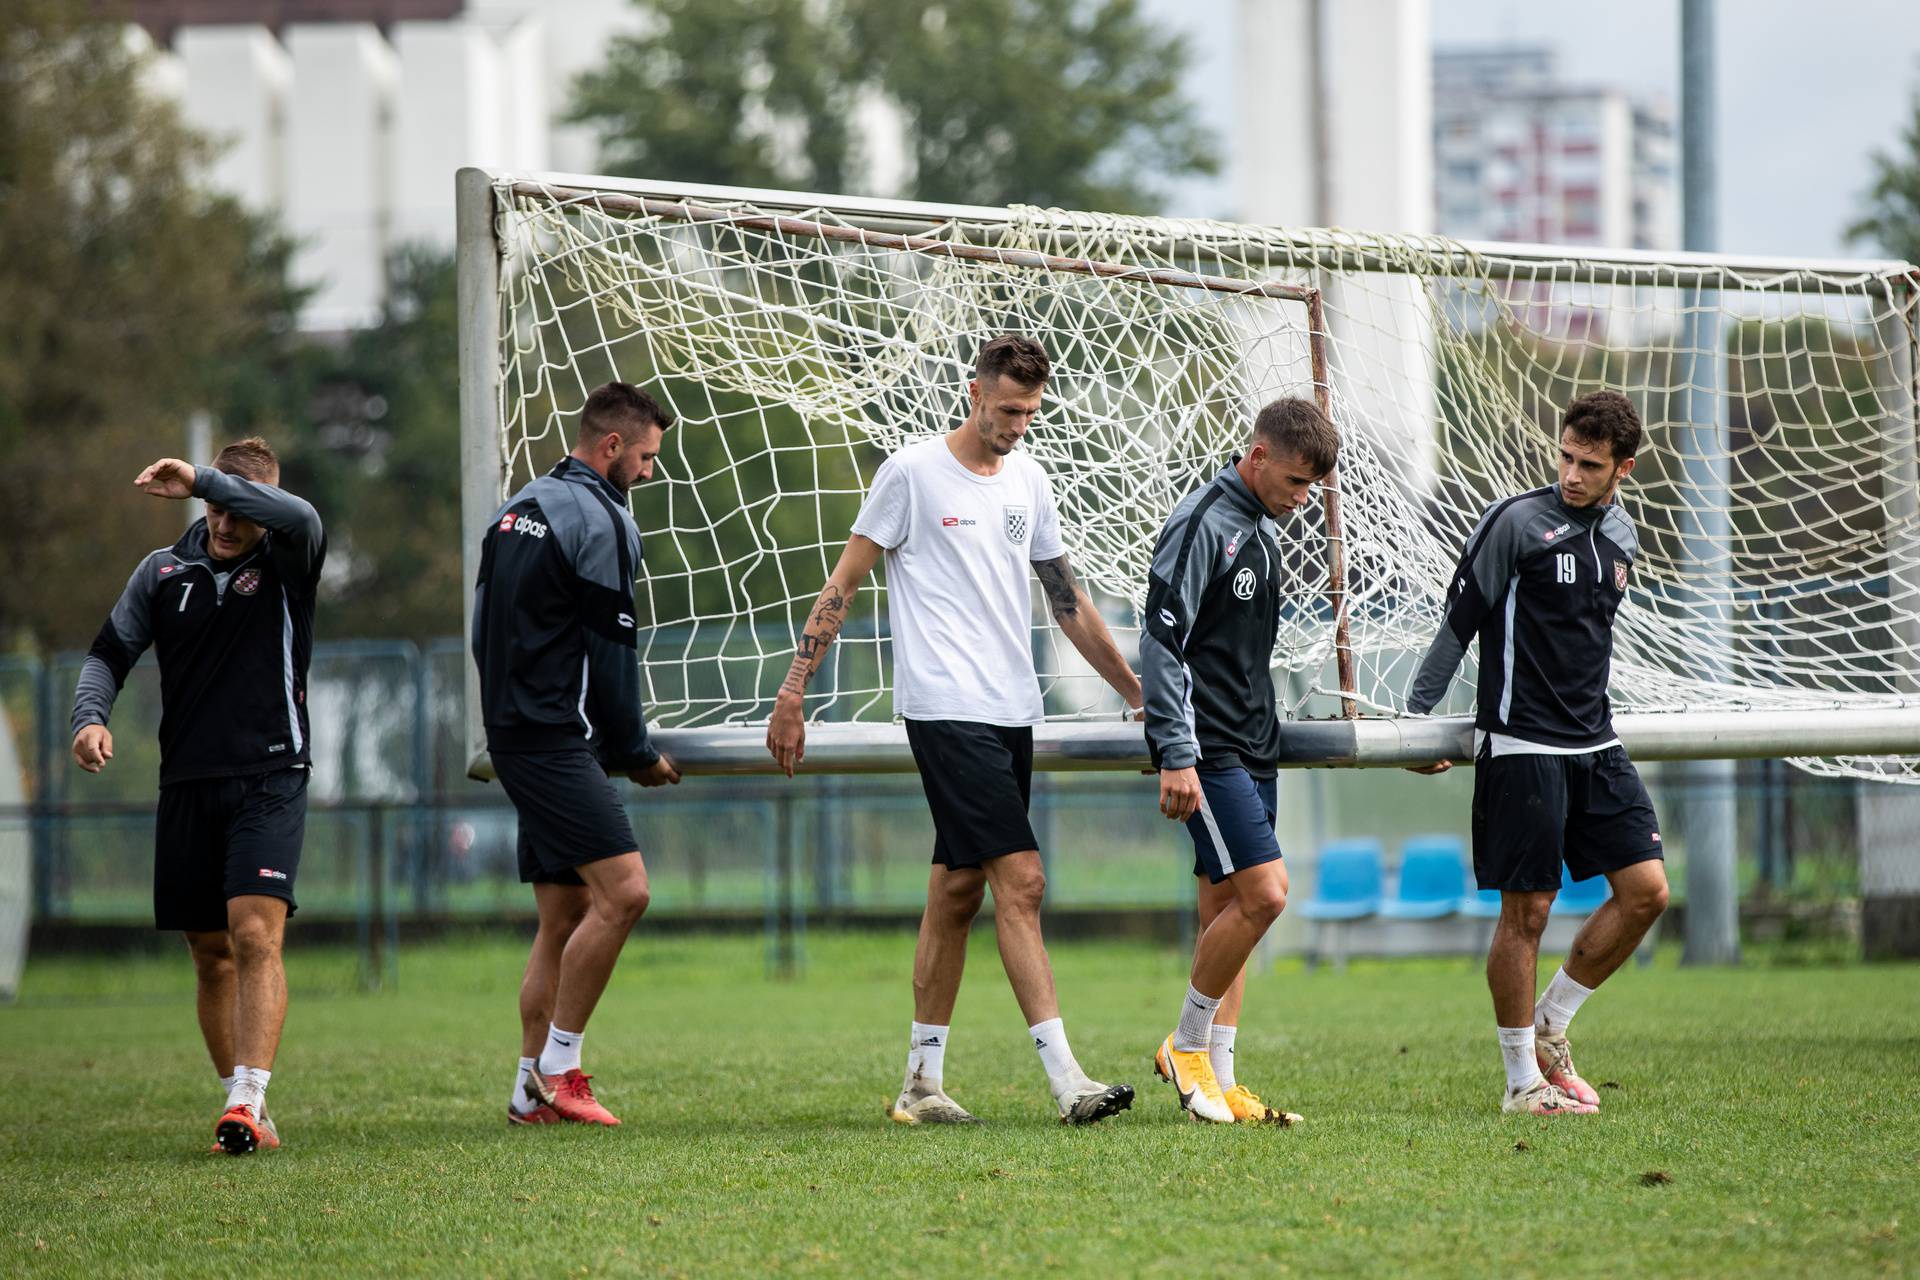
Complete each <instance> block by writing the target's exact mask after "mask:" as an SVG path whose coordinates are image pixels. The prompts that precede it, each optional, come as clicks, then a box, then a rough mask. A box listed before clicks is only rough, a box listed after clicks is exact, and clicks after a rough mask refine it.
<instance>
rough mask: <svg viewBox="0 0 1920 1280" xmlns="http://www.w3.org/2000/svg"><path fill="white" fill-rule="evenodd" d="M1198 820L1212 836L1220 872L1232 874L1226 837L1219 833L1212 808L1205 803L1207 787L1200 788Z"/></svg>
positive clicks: (1218, 826) (1231, 861) (1230, 857)
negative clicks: (1217, 854)
mask: <svg viewBox="0 0 1920 1280" xmlns="http://www.w3.org/2000/svg"><path fill="white" fill-rule="evenodd" d="M1200 821H1202V822H1204V823H1205V824H1206V826H1207V834H1208V835H1209V836H1211V837H1212V838H1213V847H1214V848H1215V849H1216V850H1218V851H1219V854H1220V874H1221V875H1232V874H1233V855H1232V854H1231V853H1229V852H1227V838H1226V837H1225V836H1223V835H1221V834H1220V824H1219V823H1217V822H1215V821H1214V820H1213V808H1212V806H1211V805H1209V804H1208V803H1207V789H1206V788H1205V787H1202V788H1200Z"/></svg>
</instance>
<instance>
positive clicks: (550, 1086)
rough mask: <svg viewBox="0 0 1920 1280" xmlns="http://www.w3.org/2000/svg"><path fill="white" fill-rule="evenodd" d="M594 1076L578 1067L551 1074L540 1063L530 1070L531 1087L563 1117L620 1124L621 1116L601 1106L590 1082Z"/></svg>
mask: <svg viewBox="0 0 1920 1280" xmlns="http://www.w3.org/2000/svg"><path fill="white" fill-rule="evenodd" d="M591 1079H593V1077H592V1076H590V1075H588V1074H587V1073H586V1072H584V1071H582V1070H580V1068H578V1067H575V1068H574V1069H573V1070H571V1071H567V1072H563V1073H562V1074H560V1075H555V1076H550V1075H547V1074H545V1073H544V1072H542V1071H541V1070H540V1067H539V1065H538V1064H537V1063H536V1064H535V1065H534V1067H533V1068H532V1069H531V1070H529V1071H528V1072H527V1090H528V1092H529V1093H531V1094H533V1095H535V1096H537V1097H538V1098H539V1099H540V1100H541V1101H542V1102H544V1103H546V1104H547V1105H548V1106H549V1107H552V1108H553V1109H554V1111H556V1112H558V1113H559V1116H560V1118H561V1119H562V1120H570V1121H572V1122H573V1123H575V1124H604V1125H608V1126H612V1125H616V1124H619V1123H620V1117H619V1116H616V1115H614V1114H613V1112H611V1111H609V1110H607V1109H606V1108H605V1107H603V1106H601V1105H600V1103H599V1100H598V1099H596V1098H595V1097H594V1096H593V1088H592V1086H590V1085H589V1084H588V1083H587V1081H589V1080H591Z"/></svg>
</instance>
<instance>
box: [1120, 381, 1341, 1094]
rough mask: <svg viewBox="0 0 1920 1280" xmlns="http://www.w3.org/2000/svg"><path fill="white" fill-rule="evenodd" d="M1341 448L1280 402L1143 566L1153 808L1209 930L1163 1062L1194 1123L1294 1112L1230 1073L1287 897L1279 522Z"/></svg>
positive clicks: (1319, 419)
mask: <svg viewBox="0 0 1920 1280" xmlns="http://www.w3.org/2000/svg"><path fill="white" fill-rule="evenodd" d="M1339 455H1340V437H1339V434H1338V433H1337V432H1336V431H1335V430H1334V426H1333V423H1331V422H1330V421H1328V420H1327V416H1326V415H1325V414H1324V413H1322V412H1321V411H1320V408H1319V406H1318V405H1315V404H1314V403H1313V402H1312V401H1310V400H1299V399H1286V400H1276V401H1274V402H1273V403H1272V404H1270V405H1268V406H1266V408H1264V409H1262V410H1261V411H1260V414H1259V416H1258V417H1257V418H1256V419H1255V420H1254V425H1253V437H1252V439H1251V440H1250V441H1249V442H1248V445H1247V450H1246V453H1245V454H1244V455H1243V456H1237V457H1235V458H1234V459H1233V461H1231V462H1229V463H1228V464H1227V465H1226V466H1225V467H1222V468H1221V469H1220V474H1218V475H1216V476H1215V477H1214V478H1213V479H1212V480H1211V481H1209V482H1208V483H1207V484H1205V485H1202V486H1201V487H1200V488H1198V489H1195V490H1194V491H1193V492H1192V493H1190V494H1188V495H1187V496H1186V497H1185V498H1183V499H1181V500H1180V503H1179V505H1178V506H1176V507H1174V509H1173V514H1172V515H1170V516H1169V517H1168V518H1167V523H1166V527H1165V528H1164V529H1162V530H1161V531H1160V540H1159V541H1158V542H1157V543H1156V544H1155V545H1154V550H1153V563H1152V565H1151V566H1150V568H1149V569H1148V580H1147V607H1146V625H1145V627H1144V629H1143V632H1142V635H1141V644H1140V667H1141V670H1142V672H1144V674H1145V677H1146V679H1145V684H1146V695H1147V747H1148V751H1149V754H1150V755H1151V756H1152V758H1153V763H1154V766H1155V767H1156V768H1157V769H1159V771H1160V811H1161V812H1162V813H1164V814H1166V816H1167V817H1169V818H1172V819H1174V820H1176V821H1180V822H1185V823H1186V824H1187V832H1188V834H1189V835H1191V836H1192V837H1193V853H1194V856H1193V874H1194V875H1195V877H1197V878H1198V879H1199V882H1200V883H1199V890H1200V892H1199V901H1200V929H1201V932H1200V939H1199V941H1198V942H1197V943H1196V944H1195V946H1194V949H1193V970H1192V974H1191V977H1190V978H1189V980H1188V986H1187V995H1186V1000H1185V1001H1184V1003H1183V1004H1182V1005H1181V1009H1180V1020H1179V1022H1178V1024H1177V1025H1176V1026H1175V1028H1174V1031H1173V1034H1172V1035H1170V1036H1168V1037H1167V1038H1166V1040H1165V1041H1164V1042H1163V1043H1162V1044H1161V1045H1160V1048H1159V1051H1158V1052H1157V1053H1155V1055H1154V1071H1155V1072H1156V1073H1157V1074H1158V1075H1159V1076H1160V1077H1161V1078H1162V1079H1163V1080H1167V1081H1169V1082H1170V1083H1171V1084H1172V1085H1173V1086H1174V1089H1175V1091H1176V1092H1177V1093H1178V1094H1179V1097H1180V1105H1181V1106H1182V1107H1183V1108H1185V1109H1186V1111H1187V1113H1188V1114H1189V1115H1191V1116H1192V1117H1193V1118H1194V1119H1196V1120H1207V1121H1212V1122H1214V1123H1216V1124H1232V1123H1235V1122H1248V1123H1277V1124H1290V1123H1293V1122H1294V1121H1297V1120H1298V1119H1299V1118H1300V1117H1298V1116H1296V1115H1292V1114H1291V1113H1288V1112H1284V1111H1276V1110H1275V1109H1273V1108H1272V1107H1269V1106H1267V1104H1266V1103H1264V1102H1262V1101H1261V1100H1260V1098H1259V1097H1258V1096H1257V1095H1255V1094H1254V1092H1253V1091H1252V1090H1251V1089H1249V1088H1248V1087H1247V1086H1246V1085H1243V1084H1240V1083H1239V1082H1238V1080H1237V1079H1236V1078H1235V1071H1234V1041H1235V1039H1236V1038H1237V1036H1238V1034H1239V1030H1240V1001H1241V997H1242V996H1243V995H1244V994H1245V991H1246V983H1247V978H1246V966H1247V957H1249V956H1251V955H1252V954H1253V949H1254V948H1255V947H1256V946H1258V945H1259V943H1260V939H1261V938H1262V937H1264V936H1265V935H1266V932H1267V930H1268V928H1270V927H1271V926H1272V924H1273V922H1274V921H1275V920H1276V919H1278V918H1279V915H1280V912H1281V911H1282V910H1284V909H1285V907H1286V905H1287V866H1286V863H1285V862H1283V861H1282V860H1281V857H1280V844H1279V841H1278V840H1277V839H1276V838H1275V835H1274V816H1275V815H1274V805H1275V783H1274V777H1275V773H1276V770H1277V768H1278V764H1279V755H1280V717H1279V714H1278V713H1277V712H1276V711H1275V710H1274V705H1273V677H1272V675H1271V674H1270V673H1271V671H1272V663H1273V644H1274V638H1275V636H1276V635H1277V633H1278V631H1279V626H1280V603H1281V592H1282V582H1283V574H1282V556H1283V554H1284V553H1283V551H1282V549H1281V548H1280V546H1278V545H1277V541H1276V539H1277V536H1278V534H1279V526H1278V525H1277V524H1276V523H1275V521H1276V519H1278V518H1279V517H1281V516H1284V515H1286V514H1288V513H1290V512H1293V511H1296V510H1298V509H1299V508H1300V507H1302V506H1304V505H1305V504H1306V502H1307V499H1308V495H1309V492H1310V490H1311V488H1312V486H1313V485H1314V483H1315V482H1317V481H1319V480H1321V479H1323V478H1324V477H1325V476H1326V475H1328V474H1329V473H1330V472H1331V471H1332V470H1333V467H1334V463H1335V462H1336V461H1338V459H1339Z"/></svg>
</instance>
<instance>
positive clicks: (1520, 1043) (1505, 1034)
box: [1500, 1027, 1540, 1093]
mask: <svg viewBox="0 0 1920 1280" xmlns="http://www.w3.org/2000/svg"><path fill="white" fill-rule="evenodd" d="M1500 1056H1501V1057H1502V1058H1504V1059H1506V1063H1507V1092H1508V1093H1519V1092H1520V1091H1521V1090H1523V1089H1531V1088H1532V1087H1533V1086H1534V1084H1535V1083H1536V1082H1538V1081H1539V1079H1540V1063H1539V1061H1538V1060H1537V1059H1535V1058H1534V1056H1533V1028H1532V1027H1501V1028H1500Z"/></svg>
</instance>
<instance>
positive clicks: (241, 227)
mask: <svg viewBox="0 0 1920 1280" xmlns="http://www.w3.org/2000/svg"><path fill="white" fill-rule="evenodd" d="M91 13H92V7H91V6H86V5H76V4H73V3H70V2H69V0H12V2H11V3H9V4H7V5H4V6H0V245H4V246H5V249H4V251H0V298H4V299H5V300H6V301H5V304H4V305H3V306H0V510H4V511H5V512H6V520H7V524H8V540H7V541H8V545H9V546H10V547H15V548H19V549H21V554H17V555H14V556H12V557H10V558H9V561H8V564H7V571H6V572H5V573H4V574H0V648H3V647H14V646H20V645H27V646H33V647H73V646H84V645H86V644H87V642H88V641H89V640H91V639H92V637H93V633H94V630H95V629H96V628H97V627H98V626H99V624H100V619H101V618H102V617H104V616H105V615H106V612H107V609H108V607H109V606H111V604H112V603H113V601H114V599H115V598H116V597H117V596H118V594H119V591H120V588H121V584H122V582H123V581H124V579H125V575H126V574H127V573H128V572H129V571H130V570H131V569H132V568H133V565H134V563H135V562H136V561H137V560H138V559H139V557H140V555H141V554H143V553H144V552H146V551H148V550H151V549H152V548H154V547H156V546H161V545H164V544H166V543H168V542H171V541H172V540H173V539H174V538H176V537H177V536H178V535H179V532H180V527H181V514H182V513H181V509H180V507H179V506H178V505H176V504H170V503H161V502H155V501H153V500H151V499H142V498H139V497H138V496H137V495H136V494H135V493H134V491H133V488H132V484H131V481H132V479H133V476H134V474H135V472H136V471H138V470H139V468H140V467H141V465H143V464H144V463H146V462H148V461H151V460H152V459H153V458H155V457H158V456H160V455H163V454H167V453H179V452H181V451H182V449H183V447H184V432H185V426H184V424H185V421H186V418H187V415H188V414H189V413H190V412H192V411H193V410H196V409H201V408H212V409H214V410H216V411H218V410H219V409H220V408H221V407H222V406H223V405H224V404H225V403H226V402H227V401H228V400H229V398H231V397H233V396H235V395H238V394H241V392H242V384H243V383H245V382H246V381H248V380H249V379H250V378H253V377H255V376H257V375H258V373H259V371H260V370H262V369H264V368H267V367H270V365H271V364H272V362H273V361H274V360H276V359H278V358H280V356H281V355H283V354H284V353H285V351H286V348H287V346H288V343H289V342H290V339H291V334H292V329H293V318H294V315H295V313H296V311H297V309H298V306H299V302H300V294H299V292H298V291H297V290H295V289H293V288H292V287H290V286H289V285H288V284H287V275H286V265H287V259H288V256H289V252H290V247H289V245H288V243H287V241H286V240H285V239H284V238H283V237H281V236H280V235H278V234H277V232H275V231H274V229H273V228H272V226H271V225H270V224H268V223H267V222H265V221H263V220H261V219H258V218H255V217H253V216H250V215H249V214H247V213H246V212H245V211H244V210H242V209H241V208H240V207H239V206H238V205H236V204H235V203H234V202H232V201H231V200H228V199H225V198H222V197H217V196H213V195H209V194H207V193H206V192H205V191H204V190H202V189H200V188H199V187H198V186H197V185H196V178H197V176H198V174H199V172H200V171H201V169H202V168H203V167H204V165H205V163H206V161H207V159H208V156H209V150H208V147H207V144H206V142H205V141H204V140H203V139H201V138H199V137H198V136H197V135H195V134H194V133H193V132H192V131H190V130H189V129H187V128H185V127H184V126H183V125H182V123H181V122H180V120H179V117H178V114H177V112H176V111H175V110H174V109H173V107H172V105H171V104H170V103H168V102H166V101H165V100H163V99H159V98H156V97H154V96H153V95H152V94H150V93H148V92H147V91H146V89H145V88H144V86H143V85H142V83H141V63H140V60H139V58H138V56H137V55H136V54H134V53H133V52H132V51H131V50H130V49H129V47H128V46H127V44H126V43H125V40H124V36H123V30H122V28H121V27H120V25H119V24H117V23H113V22H108V21H104V20H100V19H97V18H94V17H92V16H91Z"/></svg>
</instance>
